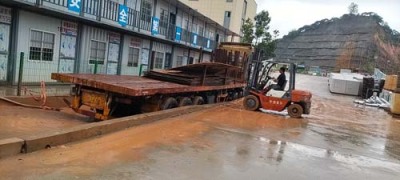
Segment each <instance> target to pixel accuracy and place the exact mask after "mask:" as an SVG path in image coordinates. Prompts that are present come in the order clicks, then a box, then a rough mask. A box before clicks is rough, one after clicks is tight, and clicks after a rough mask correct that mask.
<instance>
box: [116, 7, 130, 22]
mask: <svg viewBox="0 0 400 180" xmlns="http://www.w3.org/2000/svg"><path fill="white" fill-rule="evenodd" d="M118 23H119V24H120V25H121V26H122V27H125V26H126V25H127V24H128V7H127V6H125V5H122V4H120V5H119V11H118Z"/></svg>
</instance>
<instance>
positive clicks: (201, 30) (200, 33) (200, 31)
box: [199, 26, 204, 36]
mask: <svg viewBox="0 0 400 180" xmlns="http://www.w3.org/2000/svg"><path fill="white" fill-rule="evenodd" d="M203 32H204V28H203V27H202V26H199V35H200V36H203Z"/></svg>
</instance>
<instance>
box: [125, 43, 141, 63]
mask: <svg viewBox="0 0 400 180" xmlns="http://www.w3.org/2000/svg"><path fill="white" fill-rule="evenodd" d="M131 49H133V50H137V59H136V62H135V60H134V59H131V58H132V57H133V55H134V53H131ZM131 55H132V56H131ZM139 59H140V48H138V47H133V46H129V48H128V62H127V63H126V66H127V67H139ZM130 60H132V62H130ZM130 63H131V64H130ZM135 63H136V65H135Z"/></svg>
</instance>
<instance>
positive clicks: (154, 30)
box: [151, 17, 160, 36]
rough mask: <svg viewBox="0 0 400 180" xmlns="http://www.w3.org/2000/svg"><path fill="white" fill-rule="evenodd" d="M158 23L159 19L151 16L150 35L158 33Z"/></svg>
mask: <svg viewBox="0 0 400 180" xmlns="http://www.w3.org/2000/svg"><path fill="white" fill-rule="evenodd" d="M159 25H160V19H158V18H157V17H153V21H152V25H151V35H153V36H155V35H157V34H158V26H159Z"/></svg>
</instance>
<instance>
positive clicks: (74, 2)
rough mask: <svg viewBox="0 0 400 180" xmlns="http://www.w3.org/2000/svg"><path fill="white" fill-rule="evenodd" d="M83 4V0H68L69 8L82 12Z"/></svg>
mask: <svg viewBox="0 0 400 180" xmlns="http://www.w3.org/2000/svg"><path fill="white" fill-rule="evenodd" d="M81 4H82V0H68V10H70V11H74V12H77V13H80V12H81Z"/></svg>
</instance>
